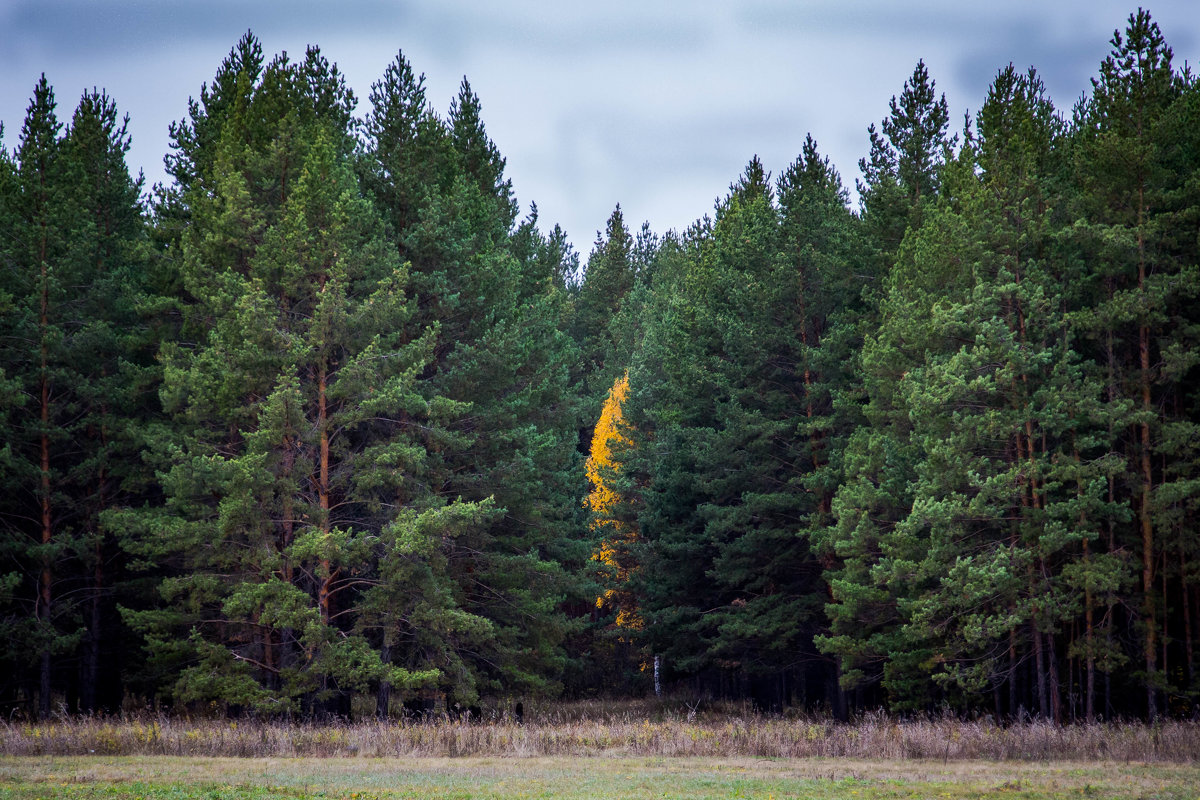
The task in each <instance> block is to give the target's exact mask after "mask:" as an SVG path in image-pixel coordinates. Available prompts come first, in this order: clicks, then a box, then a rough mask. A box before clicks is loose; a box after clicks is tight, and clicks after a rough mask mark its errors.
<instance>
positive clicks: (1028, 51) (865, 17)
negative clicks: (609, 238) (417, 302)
mask: <svg viewBox="0 0 1200 800" xmlns="http://www.w3.org/2000/svg"><path fill="white" fill-rule="evenodd" d="M1130 2H1132V0H1130ZM1130 2H1113V0H1001V2H994V1H991V2H980V1H978V0H832V1H829V0H790V2H789V1H788V0H745V1H744V2H738V1H737V0H606V1H605V2H603V3H582V2H571V0H553V1H546V0H477V1H476V2H468V0H341V2H336V3H335V2H331V1H330V0H0V121H3V122H4V126H5V133H4V146H6V147H7V148H9V149H10V150H11V149H13V148H15V147H16V145H17V142H18V138H19V134H20V130H21V124H22V121H23V119H24V116H25V108H26V106H27V105H28V101H29V97H30V94H31V93H32V90H33V87H34V84H35V83H36V82H37V80H38V77H39V76H40V75H41V74H42V73H45V75H46V78H47V80H48V81H49V82H50V83H51V85H52V86H53V87H54V89H55V93H56V96H57V98H58V102H59V118H60V119H61V120H63V121H69V119H70V116H71V113H72V111H73V110H74V107H75V105H76V104H77V103H78V100H79V97H80V95H81V94H82V93H83V92H84V91H85V90H88V89H91V88H93V87H95V88H102V89H105V90H106V91H107V92H108V93H109V95H110V96H112V97H113V98H114V99H115V100H116V102H117V105H118V108H119V110H121V111H122V112H125V113H128V114H129V116H130V122H129V131H130V133H131V135H132V138H133V146H132V148H131V150H130V153H129V156H128V161H129V164H130V166H131V168H132V170H133V171H134V172H136V171H137V170H138V169H141V170H143V171H144V174H145V176H146V180H147V185H150V184H153V183H155V182H159V181H165V180H167V176H166V175H165V174H164V172H163V168H162V158H163V155H164V154H165V153H166V152H167V151H168V148H169V141H170V138H169V135H168V132H167V129H168V125H169V124H170V123H171V121H173V120H177V119H181V118H183V117H184V116H185V114H186V111H187V101H188V98H189V97H196V96H199V93H200V87H201V85H202V84H203V83H204V82H206V81H211V80H212V77H213V75H214V74H215V73H216V70H217V68H218V66H219V65H220V62H221V60H222V59H223V58H224V57H225V55H226V54H227V53H228V52H229V50H230V48H231V47H232V46H233V45H234V43H235V42H236V41H237V39H238V38H239V37H240V36H241V35H242V34H243V33H244V32H245V31H246V30H248V29H249V30H253V32H254V33H255V35H256V36H257V37H258V38H259V40H260V42H261V43H262V46H263V50H264V52H265V53H266V54H267V55H268V56H270V55H272V54H275V53H278V52H280V51H287V52H288V53H289V54H291V55H292V56H293V57H297V58H299V57H302V56H303V54H304V50H305V47H306V46H307V45H310V44H315V45H318V46H319V47H320V49H321V52H322V54H323V55H325V56H326V57H327V58H328V59H329V60H331V61H333V62H336V63H337V64H338V66H339V68H340V69H341V71H342V72H343V73H344V74H345V76H346V78H347V82H348V84H349V85H350V87H351V88H352V89H353V90H354V92H355V94H356V96H357V97H358V98H359V106H358V111H359V113H360V114H364V115H365V114H366V113H367V112H368V111H369V110H370V109H369V104H368V100H367V98H368V96H369V93H370V87H371V84H372V83H373V82H375V81H377V80H379V78H380V77H381V76H382V75H383V72H384V69H385V68H386V67H387V65H388V64H389V63H391V62H392V61H393V60H395V58H396V56H397V53H400V52H402V53H403V54H404V56H405V58H407V59H408V61H409V63H410V64H411V65H412V66H413V69H414V70H415V71H416V72H418V73H424V75H425V78H426V87H427V97H428V98H429V100H430V101H431V102H432V103H433V105H434V107H435V108H436V109H437V110H438V111H439V112H440V113H442V114H443V115H444V114H445V113H446V112H447V111H448V109H449V106H450V102H451V100H452V99H453V98H454V97H455V95H456V94H457V92H458V87H459V83H460V81H461V80H462V78H463V77H464V76H466V77H467V78H468V79H469V81H470V83H471V87H472V89H474V91H475V92H476V94H477V95H478V96H479V98H480V101H481V103H482V107H483V121H484V124H485V126H486V128H487V131H488V133H489V135H490V136H491V138H492V140H493V141H494V142H495V143H496V145H497V146H498V147H499V149H500V152H501V154H502V155H503V156H504V157H505V158H506V159H507V173H506V174H507V175H508V177H509V178H511V179H512V181H513V188H514V190H515V193H516V195H517V198H518V200H519V201H520V203H521V205H522V213H523V214H524V213H528V211H529V207H530V204H531V203H534V202H536V203H537V206H538V209H539V222H540V226H541V227H542V229H543V230H548V229H549V228H551V227H552V226H553V225H554V224H555V223H558V224H561V225H562V227H563V229H564V230H566V232H567V234H568V236H569V237H570V239H571V240H572V242H574V244H575V247H576V249H577V250H578V251H579V252H580V254H581V255H582V256H583V258H584V259H586V257H587V254H588V253H589V252H590V250H591V249H592V243H593V241H594V240H595V238H596V235H597V231H599V230H600V229H602V228H603V227H604V225H605V221H606V220H607V219H608V217H609V215H610V214H611V212H612V210H613V208H614V207H615V206H616V205H617V204H618V203H620V204H621V207H622V210H623V213H624V216H625V220H626V223H627V224H629V225H630V227H631V228H636V227H638V226H640V224H641V222H642V221H643V220H646V221H648V222H649V223H650V225H651V227H652V228H653V229H654V230H655V231H657V232H659V233H662V232H665V231H667V230H669V229H676V230H683V229H685V228H687V227H688V226H689V225H690V224H691V223H692V222H693V221H695V220H696V219H697V218H699V217H700V216H702V215H704V214H706V213H709V212H710V211H711V210H712V208H713V204H714V203H715V201H716V200H717V199H718V198H719V197H721V196H723V195H724V194H725V193H726V192H727V191H728V188H729V185H730V184H731V183H733V182H734V181H736V180H737V178H738V176H739V175H740V174H741V173H742V171H743V169H744V168H745V166H746V164H747V163H748V162H749V161H750V159H751V157H753V156H754V155H758V156H759V158H760V159H761V160H762V161H763V164H764V165H765V167H766V168H767V169H768V170H770V171H771V172H772V173H773V174H774V175H779V174H780V173H782V172H783V171H784V170H785V169H786V168H787V166H788V164H790V163H791V162H792V161H794V160H795V159H796V157H797V155H798V154H799V152H800V149H801V145H802V144H803V142H804V137H805V135H806V134H808V133H811V134H812V135H813V137H814V138H815V139H816V141H817V144H818V147H819V148H820V150H821V152H822V153H823V154H825V155H827V156H829V158H830V160H831V161H832V162H833V164H834V165H835V166H836V167H837V168H838V170H839V171H840V173H841V175H842V179H843V181H844V183H845V184H846V185H847V187H848V188H851V189H853V186H854V181H855V179H856V178H858V177H859V175H860V173H859V169H858V160H859V159H860V158H862V157H864V156H865V155H866V154H867V151H868V146H869V142H868V137H867V126H868V125H870V124H871V123H875V124H878V122H879V121H880V120H881V119H882V118H883V117H885V116H886V115H887V114H888V102H889V100H890V99H891V98H892V97H893V96H895V95H898V94H899V93H900V91H901V90H902V88H903V85H904V81H905V79H906V78H908V77H909V76H910V75H911V74H912V71H913V67H914V66H915V64H916V63H917V61H918V59H922V60H924V61H925V63H926V65H927V66H928V68H929V72H930V76H931V77H932V78H933V79H934V81H935V82H936V85H937V90H938V91H939V92H944V93H945V95H946V99H947V101H948V102H949V104H950V112H951V125H952V127H953V128H956V129H959V128H961V126H962V121H963V118H964V114H965V113H974V112H975V111H976V110H977V109H978V108H979V106H980V104H981V103H982V102H983V99H984V97H985V96H986V93H987V88H988V85H989V84H990V83H991V80H992V79H993V78H994V77H995V75H996V73H997V71H998V70H999V69H1000V68H1001V67H1003V66H1005V65H1007V64H1008V63H1010V62H1011V63H1013V64H1014V65H1015V66H1016V67H1018V68H1019V69H1022V70H1023V69H1025V68H1028V67H1030V66H1033V67H1036V68H1037V70H1038V72H1039V74H1040V75H1041V76H1042V79H1043V80H1044V81H1045V83H1046V86H1047V88H1048V90H1049V92H1050V95H1051V96H1052V97H1053V99H1054V101H1055V104H1056V106H1057V107H1058V108H1059V109H1060V110H1062V111H1063V112H1064V113H1065V114H1068V115H1069V113H1070V110H1071V107H1072V106H1073V105H1074V104H1075V102H1076V101H1077V100H1078V99H1079V98H1080V96H1081V95H1082V94H1083V93H1084V92H1086V91H1087V90H1088V89H1089V88H1090V78H1091V77H1092V76H1094V75H1095V74H1096V72H1097V68H1098V66H1099V64H1100V62H1101V60H1102V59H1103V58H1104V57H1105V55H1107V54H1108V52H1109V51H1110V49H1111V45H1110V41H1109V40H1110V39H1111V37H1112V35H1113V32H1114V30H1116V29H1118V28H1120V29H1124V27H1125V23H1126V21H1127V20H1128V17H1129V14H1130V13H1131V12H1132V11H1134V10H1135V9H1136V6H1134V5H1131V4H1130ZM1146 7H1147V8H1148V9H1149V10H1150V12H1151V14H1152V16H1153V18H1154V19H1155V20H1156V21H1157V22H1158V24H1159V26H1160V27H1161V29H1162V31H1163V33H1164V35H1165V36H1166V39H1167V42H1168V44H1170V45H1171V46H1172V48H1173V49H1174V52H1175V62H1176V63H1177V64H1180V65H1181V64H1182V63H1183V62H1185V61H1186V62H1188V63H1191V64H1195V63H1196V62H1197V60H1200V4H1198V3H1197V1H1196V0H1156V1H1155V2H1151V3H1149V4H1148V5H1147V6H1146Z"/></svg>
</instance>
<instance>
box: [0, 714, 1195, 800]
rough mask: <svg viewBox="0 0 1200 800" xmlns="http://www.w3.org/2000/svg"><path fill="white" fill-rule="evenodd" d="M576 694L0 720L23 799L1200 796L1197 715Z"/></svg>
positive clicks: (0, 735) (2, 797)
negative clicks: (496, 707)
mask: <svg viewBox="0 0 1200 800" xmlns="http://www.w3.org/2000/svg"><path fill="white" fill-rule="evenodd" d="M736 712H737V710H736V709H730V708H723V709H715V710H710V711H707V712H704V711H701V712H699V713H697V712H696V711H695V710H694V709H691V708H688V707H687V706H683V705H680V706H678V707H676V708H671V707H667V706H661V705H657V704H642V705H639V704H623V705H620V706H617V707H612V706H606V705H602V704H575V705H571V706H554V707H549V708H547V709H540V710H538V709H535V710H533V711H532V712H531V713H529V714H527V715H526V719H525V722H524V724H517V723H516V722H515V721H514V720H512V719H510V718H508V717H506V716H505V715H502V714H497V715H495V717H494V718H493V719H490V720H484V721H483V722H476V723H468V722H460V721H452V720H449V719H446V718H441V719H435V720H431V721H428V722H423V723H417V722H403V721H395V722H374V721H373V722H357V723H341V724H328V725H310V724H288V723H281V722H268V721H256V720H246V719H242V720H218V719H198V718H196V719H188V718H183V717H152V716H143V717H136V716H134V717H125V718H120V719H101V718H93V719H70V718H62V719H59V720H51V721H47V722H38V723H34V722H16V721H14V722H5V723H0V751H2V752H3V754H4V755H3V756H0V800H7V798H14V799H16V798H20V799H21V800H33V798H47V799H48V798H115V797H143V798H154V799H155V800H176V799H177V798H178V799H179V800H185V799H190V798H206V799H208V798H256V799H257V798H276V797H278V798H344V799H345V800H370V799H371V798H379V799H380V800H383V799H384V798H387V799H389V800H390V799H391V798H497V799H499V798H609V797H621V798H651V797H653V798H663V797H668V798H671V797H678V798H685V797H686V798H709V797H711V798H717V797H720V798H730V797H746V798H845V799H846V800H868V799H870V798H918V797H920V798H982V797H1005V798H1031V799H1033V798H1081V797H1087V798H1170V799H1171V800H1176V799H1183V798H1186V800H1198V799H1200V723H1196V722H1185V721H1170V722H1163V723H1161V724H1158V725H1153V726H1151V725H1146V724H1142V723H1124V722H1107V723H1090V724H1078V725H1066V726H1054V725H1051V724H1048V723H1044V722H1039V721H1029V722H1024V723H1019V724H1011V725H998V724H995V723H993V722H991V721H988V720H975V721H963V720H958V719H954V718H950V717H947V718H921V719H910V720H900V719H894V718H890V717H887V716H885V715H867V716H863V717H860V718H858V719H856V720H854V721H852V722H848V723H838V722H835V721H833V720H830V719H827V718H821V717H812V716H795V717H767V716H758V715H752V714H742V713H736Z"/></svg>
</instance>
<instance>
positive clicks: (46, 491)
mask: <svg viewBox="0 0 1200 800" xmlns="http://www.w3.org/2000/svg"><path fill="white" fill-rule="evenodd" d="M41 269H42V274H41V279H42V297H41V314H40V315H39V317H38V332H39V334H40V339H41V365H40V366H41V381H40V383H41V386H40V387H39V388H40V393H39V394H40V401H41V407H40V409H39V411H40V419H41V423H42V430H41V435H40V436H39V437H38V446H39V456H40V464H39V465H40V466H41V471H42V474H41V487H40V488H41V491H40V494H41V498H40V499H41V512H42V514H41V516H42V519H41V522H42V544H43V545H44V546H45V547H46V553H45V554H44V555H43V556H42V574H41V579H40V586H39V587H38V594H39V602H38V611H39V612H40V613H39V614H38V617H39V624H40V626H41V628H42V634H43V635H44V636H45V637H46V644H45V645H43V647H42V652H41V659H40V665H41V674H40V682H39V684H40V685H39V697H38V714H39V715H40V716H41V717H43V718H45V717H48V716H50V643H49V642H50V638H51V636H52V633H51V625H52V624H53V622H52V615H51V610H52V605H51V603H52V600H53V597H52V594H51V584H52V582H53V580H54V573H53V563H52V560H51V556H50V553H49V549H50V548H49V544H50V541H51V538H52V537H53V533H54V530H53V527H52V524H51V520H52V516H51V507H50V350H49V344H48V341H47V339H48V328H49V327H50V284H49V274H48V268H47V265H46V257H45V241H44V239H43V243H42V259H41Z"/></svg>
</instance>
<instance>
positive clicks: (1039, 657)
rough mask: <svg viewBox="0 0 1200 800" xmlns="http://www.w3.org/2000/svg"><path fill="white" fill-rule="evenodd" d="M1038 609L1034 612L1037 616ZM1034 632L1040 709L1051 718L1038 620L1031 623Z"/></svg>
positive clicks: (1042, 714) (1035, 667) (1035, 666)
mask: <svg viewBox="0 0 1200 800" xmlns="http://www.w3.org/2000/svg"><path fill="white" fill-rule="evenodd" d="M1036 613H1037V612H1036V611H1035V612H1034V614H1035V617H1036ZM1029 626H1030V628H1031V629H1032V632H1033V655H1034V669H1035V670H1037V693H1038V710H1039V711H1040V713H1041V717H1042V719H1049V718H1050V696H1049V693H1048V692H1047V690H1046V656H1045V653H1044V652H1043V648H1042V632H1041V631H1040V630H1038V626H1037V622H1031V623H1029Z"/></svg>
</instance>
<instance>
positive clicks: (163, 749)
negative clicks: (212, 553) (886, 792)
mask: <svg viewBox="0 0 1200 800" xmlns="http://www.w3.org/2000/svg"><path fill="white" fill-rule="evenodd" d="M731 712H732V709H727V708H726V709H717V710H710V711H708V712H701V713H696V712H695V711H694V710H692V709H689V708H688V707H687V706H683V705H677V706H668V705H659V704H650V703H646V704H630V703H625V704H621V705H620V706H617V707H613V706H604V705H600V704H573V705H560V706H554V707H552V708H548V709H545V710H541V711H532V712H531V713H527V714H526V720H527V721H526V723H525V724H518V723H516V722H515V721H513V720H512V719H511V718H509V717H507V716H506V715H496V716H495V717H494V718H493V719H491V720H485V721H483V722H477V723H468V722H458V721H453V720H449V719H444V718H443V719H434V720H431V721H429V722H423V723H422V722H409V721H396V722H378V721H371V722H356V723H334V724H326V725H315V724H299V723H287V722H279V721H263V720H245V719H242V720H192V719H183V718H169V717H144V718H136V717H126V718H121V719H103V718H88V719H63V720H60V721H51V722H48V723H28V722H5V723H0V752H4V753H6V754H9V755H14V756H20V755H26V756H28V755H86V754H92V753H95V754H106V755H182V756H237V757H298V756H309V757H312V756H316V757H346V756H361V757H396V756H405V757H442V756H450V757H456V756H487V757H517V758H527V757H535V756H536V757H547V756H642V757H659V756H668V757H701V758H735V757H759V758H761V757H767V758H811V757H823V758H860V759H941V760H971V759H982V760H992V761H1009V760H1014V761H1038V760H1054V761H1063V760H1070V761H1125V762H1131V761H1135V762H1175V763H1196V762H1200V723H1197V722H1185V721H1172V722H1164V723H1161V724H1157V725H1147V724H1144V723H1138V722H1105V723H1091V724H1079V725H1067V726H1058V725H1054V724H1052V723H1050V722H1045V721H1030V722H1024V723H1017V724H1011V725H998V724H995V723H993V722H991V721H988V720H976V721H962V720H958V719H954V718H925V719H911V720H899V719H895V718H892V717H888V716H885V715H882V714H879V715H866V716H863V717H860V718H859V719H857V720H855V721H853V722H848V723H839V722H835V721H833V720H831V719H828V718H824V717H811V716H805V717H793V718H786V717H785V718H781V717H763V716H756V715H743V714H735V713H731Z"/></svg>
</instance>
